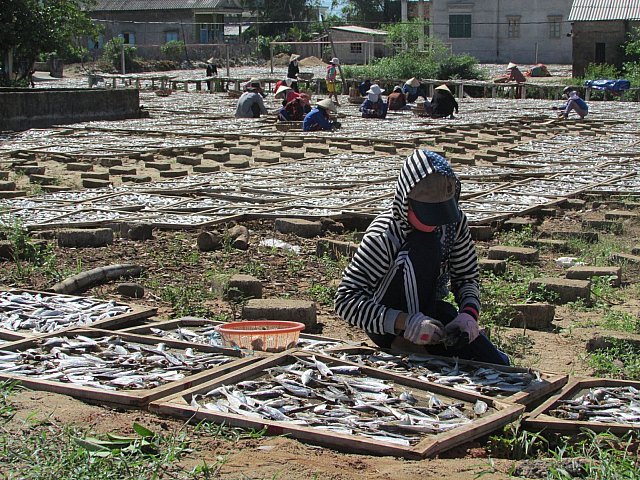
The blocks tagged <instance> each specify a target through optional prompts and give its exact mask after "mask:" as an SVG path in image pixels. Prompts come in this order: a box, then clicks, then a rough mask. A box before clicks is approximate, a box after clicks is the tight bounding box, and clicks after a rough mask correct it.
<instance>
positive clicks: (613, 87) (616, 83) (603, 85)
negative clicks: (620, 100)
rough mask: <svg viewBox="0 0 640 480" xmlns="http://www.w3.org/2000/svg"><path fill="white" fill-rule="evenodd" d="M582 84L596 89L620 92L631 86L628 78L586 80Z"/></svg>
mask: <svg viewBox="0 0 640 480" xmlns="http://www.w3.org/2000/svg"><path fill="white" fill-rule="evenodd" d="M584 85H585V87H591V88H595V89H596V90H608V91H610V92H621V91H623V90H629V88H631V82H630V81H629V80H587V81H585V82H584Z"/></svg>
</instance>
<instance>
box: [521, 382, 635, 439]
mask: <svg viewBox="0 0 640 480" xmlns="http://www.w3.org/2000/svg"><path fill="white" fill-rule="evenodd" d="M626 386H632V387H635V388H637V389H640V382H638V381H631V380H615V379H610V378H587V379H582V380H579V379H577V380H572V381H571V382H570V383H569V384H568V385H567V386H566V387H564V388H563V389H562V390H561V391H560V393H558V394H557V395H555V396H553V397H551V398H550V399H548V400H547V401H546V402H544V403H543V404H542V405H540V406H539V407H538V408H536V409H535V410H534V411H533V412H531V413H529V414H527V415H526V416H525V418H524V420H523V422H522V424H523V426H524V427H525V428H526V429H527V430H536V431H538V430H546V431H551V432H560V433H569V434H577V433H579V432H580V430H581V429H583V428H587V429H589V430H592V431H594V432H607V431H608V432H611V433H613V434H616V435H624V434H626V433H629V432H631V431H635V432H640V425H638V424H637V423H636V424H635V425H634V424H630V423H604V422H594V421H582V420H569V419H566V418H558V417H554V416H552V415H549V413H548V412H549V411H550V410H553V409H554V408H556V407H557V406H558V405H559V404H560V401H561V400H570V399H572V398H574V397H576V396H577V395H579V394H580V393H581V392H582V391H583V390H589V389H591V388H598V387H626Z"/></svg>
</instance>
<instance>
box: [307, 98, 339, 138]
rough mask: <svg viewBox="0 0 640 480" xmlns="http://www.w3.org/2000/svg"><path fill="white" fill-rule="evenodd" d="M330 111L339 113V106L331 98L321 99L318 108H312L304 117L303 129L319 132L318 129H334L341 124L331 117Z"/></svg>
mask: <svg viewBox="0 0 640 480" xmlns="http://www.w3.org/2000/svg"><path fill="white" fill-rule="evenodd" d="M329 112H333V113H337V112H338V108H337V107H336V105H335V103H333V102H332V101H331V99H329V98H325V99H324V100H320V101H319V102H318V104H317V105H316V108H314V109H312V110H311V111H310V112H309V113H307V115H306V116H305V117H304V120H303V122H302V130H303V131H304V132H317V131H318V130H332V129H334V128H338V127H339V126H340V124H339V123H338V122H334V121H332V120H331V119H330V117H329Z"/></svg>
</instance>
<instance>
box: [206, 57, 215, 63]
mask: <svg viewBox="0 0 640 480" xmlns="http://www.w3.org/2000/svg"><path fill="white" fill-rule="evenodd" d="M214 61H215V59H214V58H213V57H211V58H210V59H209V60H207V63H213V62H214Z"/></svg>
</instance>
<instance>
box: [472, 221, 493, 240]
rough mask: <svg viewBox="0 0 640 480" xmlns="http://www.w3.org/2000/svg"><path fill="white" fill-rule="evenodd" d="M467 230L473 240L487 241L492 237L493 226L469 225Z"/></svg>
mask: <svg viewBox="0 0 640 480" xmlns="http://www.w3.org/2000/svg"><path fill="white" fill-rule="evenodd" d="M469 232H470V233H471V238H472V239H473V240H474V241H487V240H491V239H492V238H493V228H491V226H490V225H469Z"/></svg>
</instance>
